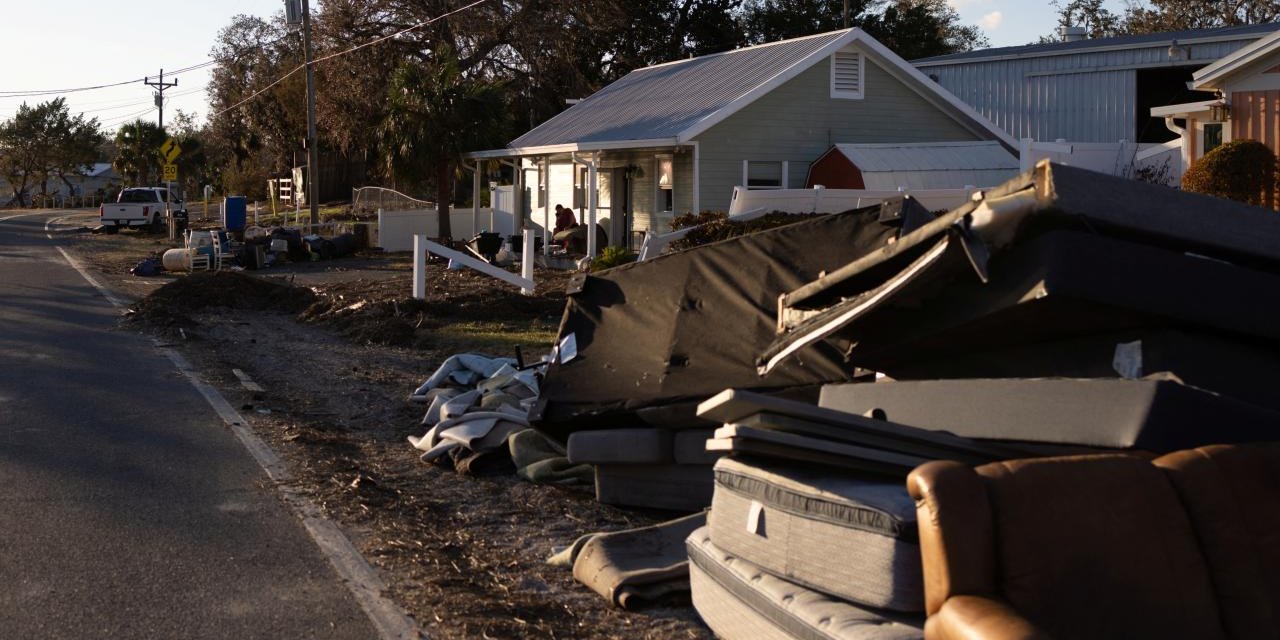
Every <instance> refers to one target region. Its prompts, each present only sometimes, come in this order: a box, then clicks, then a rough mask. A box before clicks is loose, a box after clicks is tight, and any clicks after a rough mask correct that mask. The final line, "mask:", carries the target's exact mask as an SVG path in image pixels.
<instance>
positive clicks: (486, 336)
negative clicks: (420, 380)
mask: <svg viewBox="0 0 1280 640" xmlns="http://www.w3.org/2000/svg"><path fill="white" fill-rule="evenodd" d="M556 328H557V327H556V326H555V325H553V324H550V323H546V322H542V321H539V320H534V321H533V322H531V323H529V324H528V325H524V326H517V325H515V324H513V323H510V322H500V321H468V322H456V323H449V324H446V325H442V326H440V327H438V328H436V329H434V330H433V331H432V333H433V337H434V338H435V339H436V340H437V341H438V342H436V345H437V346H440V347H447V348H450V349H451V350H455V351H458V352H461V351H479V352H488V353H494V354H499V355H509V354H511V353H513V352H514V351H515V348H516V346H517V345H519V346H520V348H521V350H523V351H524V353H525V357H526V358H530V359H535V358H537V357H539V356H541V355H542V354H543V353H545V352H547V351H550V350H551V346H552V345H554V344H555V341H556Z"/></svg>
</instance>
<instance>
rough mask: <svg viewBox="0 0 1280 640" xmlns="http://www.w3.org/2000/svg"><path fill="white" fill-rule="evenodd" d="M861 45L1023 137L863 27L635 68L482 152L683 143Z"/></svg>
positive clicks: (956, 114)
mask: <svg viewBox="0 0 1280 640" xmlns="http://www.w3.org/2000/svg"><path fill="white" fill-rule="evenodd" d="M850 44H857V45H858V46H859V47H860V48H861V49H862V51H863V52H864V53H866V54H868V55H870V56H872V57H873V59H874V60H876V61H877V62H878V63H880V64H881V65H882V66H883V67H884V68H885V69H886V70H887V71H889V73H890V74H891V75H894V76H895V77H896V78H898V79H899V80H901V81H902V82H903V83H904V84H906V85H907V86H908V87H910V88H912V89H913V90H915V91H916V92H917V93H919V94H920V95H922V96H924V97H925V98H926V99H928V100H930V102H932V103H933V104H935V105H936V106H938V107H939V108H940V109H942V110H944V112H946V113H948V115H950V116H951V117H953V118H955V119H956V120H957V121H960V122H962V123H963V124H964V125H965V126H967V127H969V128H970V129H972V130H974V131H975V132H981V133H985V135H986V136H989V137H991V138H995V139H999V140H1001V141H1003V142H1004V143H1005V144H1007V145H1009V146H1010V148H1016V147H1017V141H1016V140H1014V139H1013V138H1012V137H1010V136H1009V135H1008V134H1007V133H1005V132H1004V131H1003V130H1001V129H999V128H998V127H996V126H995V125H993V124H991V122H989V121H988V120H987V119H986V118H984V117H982V116H981V115H979V114H978V113H977V112H976V111H974V110H973V108H972V107H970V106H969V105H967V104H965V103H963V102H961V101H960V100H959V99H957V98H956V97H955V96H953V95H951V94H950V93H949V92H947V91H945V90H942V89H941V88H940V87H938V85H937V84H935V83H934V82H932V81H931V80H929V79H928V78H926V77H925V76H924V74H922V73H920V72H919V71H918V70H916V69H915V68H914V67H912V66H911V65H910V64H908V63H907V62H906V61H905V60H903V59H902V58H900V57H898V56H897V55H896V54H894V53H893V52H891V51H890V50H889V49H888V48H886V47H885V46H884V45H882V44H880V43H879V42H877V41H876V40H875V38H872V37H871V36H869V35H867V34H866V33H865V32H863V31H862V30H861V29H856V28H854V29H846V30H842V31H833V32H830V33H823V34H818V35H814V36H807V37H804V38H795V39H792V40H783V41H780V42H774V43H769V44H764V45H758V46H754V47H746V48H743V49H736V50H733V51H726V52H724V53H717V54H711V55H706V56H701V57H697V58H691V59H688V60H678V61H675V62H668V63H665V64H660V65H655V66H651V67H645V68H643V69H637V70H635V71H632V72H631V73H629V74H627V75H626V76H624V77H623V78H621V79H620V80H618V81H616V82H614V83H612V84H610V85H609V86H607V87H605V88H603V89H601V90H600V91H598V92H596V93H594V94H592V95H591V96H589V97H587V98H585V99H584V100H582V101H581V102H579V103H578V104H575V105H573V106H572V107H570V108H568V109H566V110H565V111H563V112H561V113H560V114H558V115H556V116H555V117H553V118H551V119H550V120H548V121H546V122H544V123H542V124H541V125H539V126H537V127H535V128H534V129H532V130H531V131H529V132H527V133H525V134H524V135H522V136H520V137H518V138H516V139H515V140H512V141H511V143H510V144H508V145H507V147H506V148H505V149H494V150H489V151H478V152H472V153H468V154H465V155H466V156H467V157H472V158H484V157H499V156H510V155H535V154H543V153H561V152H571V151H592V150H600V149H606V148H621V147H626V146H628V145H630V146H640V145H642V144H643V145H644V146H653V145H656V144H665V145H678V144H684V143H687V142H688V141H690V140H691V139H693V138H694V137H695V136H697V135H698V134H700V133H702V132H704V131H706V130H707V129H708V128H710V127H712V126H714V125H715V124H717V123H719V122H721V121H723V120H724V119H725V118H728V117H729V116H730V115H732V114H734V113H736V112H737V111H739V110H740V109H742V108H743V107H745V106H747V105H748V104H751V103H752V102H754V101H755V100H757V99H759V98H760V97H761V96H764V95H765V94H767V93H769V92H770V91H772V90H774V89H776V88H777V87H779V86H780V85H782V84H783V83H784V82H786V81H788V80H790V79H792V78H794V77H796V76H797V75H799V74H800V73H801V72H803V71H804V70H806V69H808V68H810V67H812V66H813V65H814V64H817V63H818V62H819V61H820V60H823V59H825V58H826V57H827V56H830V55H831V54H832V53H833V52H835V51H837V50H839V49H841V48H843V47H845V46H848V45H850Z"/></svg>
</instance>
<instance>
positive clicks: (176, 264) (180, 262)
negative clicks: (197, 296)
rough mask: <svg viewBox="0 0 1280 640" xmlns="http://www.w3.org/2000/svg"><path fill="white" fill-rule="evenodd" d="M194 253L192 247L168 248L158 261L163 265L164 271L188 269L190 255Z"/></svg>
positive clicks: (189, 266) (189, 267)
mask: <svg viewBox="0 0 1280 640" xmlns="http://www.w3.org/2000/svg"><path fill="white" fill-rule="evenodd" d="M194 253H195V251H194V250H192V249H170V250H168V251H166V252H164V255H163V256H161V257H160V263H161V264H163V265H164V270H165V271H190V270H191V255H192V254H194Z"/></svg>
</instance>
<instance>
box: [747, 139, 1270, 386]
mask: <svg viewBox="0 0 1280 640" xmlns="http://www.w3.org/2000/svg"><path fill="white" fill-rule="evenodd" d="M1068 231H1074V232H1076V233H1074V234H1073V233H1068ZM1046 234H1048V235H1049V236H1054V237H1056V238H1057V240H1055V241H1054V242H1056V243H1057V244H1056V245H1054V243H1052V242H1050V243H1045V242H1039V241H1038V240H1037V239H1038V238H1041V237H1044V236H1046ZM1037 243H1038V244H1037ZM1028 245H1033V246H1034V247H1035V248H1030V249H1029V248H1028ZM1077 251H1078V252H1079V253H1074V254H1073V252H1077ZM1037 252H1038V253H1037ZM1010 254H1012V255H1013V257H1010ZM1037 260H1039V261H1040V262H1039V263H1037ZM1277 265H1280V216H1277V215H1276V214H1275V213H1274V212H1272V211H1270V210H1266V209H1261V208H1258V207H1251V206H1247V205H1243V204H1239V203H1235V202H1230V201H1226V200H1221V199H1218V198H1210V197H1207V196H1201V195H1197V194H1189V193H1183V192H1179V191H1176V190H1173V189H1169V188H1167V187H1161V186H1158V185H1149V184H1144V183H1139V182H1136V181H1131V180H1125V179H1121V178H1116V177H1113V176H1106V175H1103V174H1098V173H1094V172H1089V171H1085V170H1081V169H1075V168H1071V167H1063V166H1059V165H1050V164H1048V163H1041V164H1040V165H1037V167H1036V169H1035V170H1033V171H1031V172H1028V173H1026V174H1023V175H1021V176H1019V177H1017V178H1015V179H1014V180H1011V181H1010V182H1008V183H1006V184H1004V185H1001V186H1000V187H998V188H996V189H993V190H991V191H990V192H988V193H987V194H986V198H985V199H984V201H983V202H981V203H969V204H966V205H964V206H962V207H960V208H958V209H956V210H953V211H951V212H949V213H947V214H945V215H943V216H941V217H940V218H938V219H937V220H935V221H933V222H931V223H929V224H926V225H925V226H924V227H922V228H920V229H919V230H917V231H915V232H913V233H911V234H909V235H906V236H904V237H903V238H902V239H901V240H900V241H899V242H896V243H894V244H892V245H890V246H887V247H884V248H882V249H881V250H879V251H875V252H873V253H871V254H869V255H866V256H863V257H862V258H860V259H857V260H854V261H852V262H850V263H849V264H846V265H844V266H842V267H841V268H839V269H837V270H835V271H833V272H832V273H830V274H828V275H826V276H824V277H823V278H819V279H817V280H815V281H813V282H810V283H808V284H806V285H804V286H802V287H798V288H797V289H795V290H792V291H790V292H788V293H787V294H786V295H785V296H784V298H783V303H782V304H781V305H780V309H779V315H780V318H779V321H780V323H781V324H785V325H786V326H787V328H788V330H789V332H788V334H787V335H785V336H783V337H782V338H780V339H779V340H777V341H776V342H775V343H774V344H773V345H771V346H770V348H768V349H766V350H765V351H764V352H763V353H762V357H761V359H760V364H761V370H762V371H767V370H769V369H770V368H772V367H775V366H778V365H779V364H780V363H782V362H785V361H786V359H787V358H789V357H791V355H792V353H793V352H794V350H796V349H798V348H801V347H806V346H809V345H812V344H814V343H816V342H818V341H821V340H824V339H826V340H834V341H835V342H837V343H839V346H840V347H841V348H845V349H850V355H851V358H852V364H853V365H857V366H865V367H868V368H873V369H876V370H880V371H886V372H889V370H888V369H886V368H885V367H886V366H890V365H891V364H892V363H893V362H906V361H911V360H915V361H919V360H920V359H922V358H925V357H932V358H934V359H938V358H940V357H944V355H945V352H950V353H967V352H971V351H973V350H976V349H984V348H997V347H1004V346H1008V345H1012V344H1018V343H1019V342H1028V341H1034V340H1045V339H1049V338H1066V337H1071V336H1077V335H1082V334H1086V333H1090V332H1092V333H1098V332H1107V331H1116V330H1122V329H1130V328H1141V327H1166V326H1173V327H1179V326H1187V325H1190V326H1208V327H1211V328H1212V329H1214V330H1221V331H1226V332H1231V333H1237V334H1242V335H1248V336H1261V337H1264V338H1266V339H1272V340H1273V339H1275V338H1276V337H1277V330H1276V329H1274V328H1273V327H1272V326H1271V325H1273V323H1272V321H1271V319H1272V318H1274V317H1275V316H1274V313H1275V311H1276V310H1277V305H1278V304H1280V297H1277V296H1280V294H1276V293H1273V292H1274V291H1276V289H1275V284H1276V283H1275V281H1276V276H1275V275H1273V273H1270V272H1274V271H1277V270H1280V268H1278V267H1277ZM997 310H1003V311H1016V312H1017V313H1006V314H1004V315H1000V314H996V313H995V311H997ZM996 316H999V317H998V318H996ZM992 318H996V321H987V320H991V319H992ZM970 340H973V341H976V343H970V342H967V341H970Z"/></svg>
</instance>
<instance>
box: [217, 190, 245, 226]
mask: <svg viewBox="0 0 1280 640" xmlns="http://www.w3.org/2000/svg"><path fill="white" fill-rule="evenodd" d="M247 210H248V198H246V197H244V196H227V197H226V198H225V199H224V200H223V201H222V228H224V229H226V230H228V231H244V225H245V217H246V214H247Z"/></svg>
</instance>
